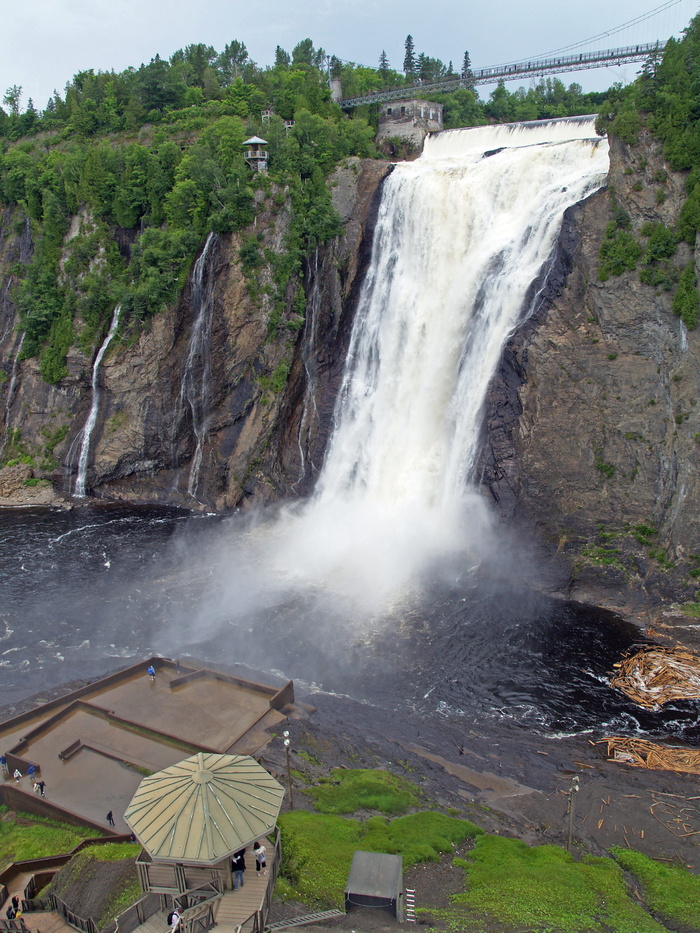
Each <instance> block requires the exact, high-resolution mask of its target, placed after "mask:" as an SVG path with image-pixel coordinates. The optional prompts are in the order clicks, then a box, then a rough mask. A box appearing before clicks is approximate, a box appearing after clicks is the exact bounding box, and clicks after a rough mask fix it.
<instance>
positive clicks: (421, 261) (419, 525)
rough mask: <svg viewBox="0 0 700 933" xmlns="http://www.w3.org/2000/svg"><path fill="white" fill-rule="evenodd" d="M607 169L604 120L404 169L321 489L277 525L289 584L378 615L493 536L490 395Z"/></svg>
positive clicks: (546, 126)
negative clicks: (486, 411) (481, 478)
mask: <svg viewBox="0 0 700 933" xmlns="http://www.w3.org/2000/svg"><path fill="white" fill-rule="evenodd" d="M607 170H608V152H607V142H606V141H605V140H603V139H599V138H597V137H596V136H595V131H594V126H593V118H591V117H586V118H575V119H570V120H557V121H543V122H537V123H534V124H512V125H506V126H497V127H488V128H486V127H484V128H476V129H468V130H453V131H449V132H445V133H441V134H438V135H437V136H434V137H429V138H428V140H426V146H425V150H424V153H423V155H422V156H421V158H420V159H418V160H417V161H415V162H413V163H402V164H399V165H397V166H396V167H395V169H394V171H393V173H392V174H391V175H390V176H389V178H388V179H387V181H386V182H385V187H384V191H383V198H382V203H381V207H380V212H379V218H378V223H377V228H376V232H375V240H374V246H373V255H372V260H371V266H370V269H369V271H368V275H367V278H366V283H365V286H364V291H363V295H362V298H361V302H360V306H359V308H358V313H357V319H356V322H355V327H354V331H353V335H352V338H351V343H350V348H349V353H348V360H347V364H346V372H345V376H344V380H343V384H342V387H341V391H340V394H339V398H338V403H337V407H336V427H335V431H334V434H333V437H332V439H331V442H330V445H329V449H328V452H327V456H326V460H325V463H324V466H323V469H322V472H321V475H320V477H319V480H318V483H317V487H316V492H315V494H314V497H313V499H312V500H311V501H310V502H309V503H307V504H305V505H304V506H303V507H302V508H301V509H295V510H292V511H290V512H289V513H288V514H287V516H286V521H285V520H284V518H283V519H282V520H281V521H280V522H278V527H277V534H278V536H279V542H278V543H279V548H278V551H277V555H278V556H277V568H278V570H279V571H280V572H281V573H282V574H283V576H285V577H286V578H287V580H289V581H290V582H291V581H292V580H294V581H296V582H297V583H301V582H303V581H313V582H316V583H321V584H323V585H329V586H331V587H333V588H334V589H336V590H338V589H341V590H344V591H346V592H347V593H348V594H349V595H352V594H354V593H357V592H358V591H359V592H361V593H363V594H365V595H368V594H369V595H370V602H371V603H372V604H373V605H379V604H380V603H382V601H384V600H385V599H386V598H388V596H389V595H390V594H393V593H396V592H397V591H398V590H400V589H401V588H402V587H403V586H405V584H406V583H407V582H408V581H409V580H411V579H414V578H415V576H416V575H417V574H419V573H420V571H421V569H423V568H424V567H425V566H426V565H427V564H428V563H429V562H430V561H431V560H432V559H435V558H439V557H442V556H445V555H447V554H450V553H454V552H455V551H458V550H461V549H478V547H477V546H478V545H480V544H482V543H483V540H484V539H485V538H487V537H488V518H487V516H486V514H485V507H484V505H483V501H482V500H481V499H480V497H479V496H478V495H476V494H475V493H474V492H473V491H472V490H470V486H469V484H470V481H471V480H472V479H473V477H472V472H473V469H474V465H475V460H476V457H477V453H478V441H479V431H480V426H481V419H482V411H483V404H484V400H485V397H486V392H487V389H488V386H489V383H490V381H491V379H492V378H493V375H494V372H495V370H496V367H497V365H498V362H499V359H500V357H501V354H502V351H503V346H504V344H505V342H506V340H507V339H508V337H509V335H510V334H511V333H512V332H513V330H514V328H515V327H516V326H517V324H518V322H519V321H520V320H522V318H523V316H524V315H526V314H527V313H528V310H529V309H528V308H527V307H526V306H525V305H526V303H527V301H528V296H529V295H530V294H531V291H532V288H533V283H535V282H536V281H537V280H538V277H541V275H542V272H543V269H544V268H545V267H546V263H547V261H548V260H549V258H550V256H551V255H552V252H553V248H554V244H555V241H556V238H557V235H558V233H559V230H560V228H561V223H562V219H563V215H564V212H565V210H566V209H567V208H568V207H569V206H571V205H573V204H575V203H576V202H578V201H580V200H581V199H582V198H585V197H586V196H587V195H589V194H591V193H592V192H593V191H595V190H596V189H598V188H599V187H600V186H601V185H602V184H603V183H604V182H605V179H606V175H607ZM374 596H376V597H377V598H376V599H374Z"/></svg>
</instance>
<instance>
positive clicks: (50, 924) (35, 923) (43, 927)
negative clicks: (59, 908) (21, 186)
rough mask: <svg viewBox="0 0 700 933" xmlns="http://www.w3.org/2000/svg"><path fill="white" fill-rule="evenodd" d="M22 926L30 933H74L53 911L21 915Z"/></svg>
mask: <svg viewBox="0 0 700 933" xmlns="http://www.w3.org/2000/svg"><path fill="white" fill-rule="evenodd" d="M22 920H24V925H25V926H26V927H27V928H28V929H30V930H31V931H32V933H76V931H75V930H74V929H73V927H72V926H70V925H69V924H68V923H66V921H65V920H64V919H63V917H61V916H60V915H59V914H57V913H56V911H55V910H46V911H44V910H40V911H37V912H36V913H33V912H31V913H26V914H22Z"/></svg>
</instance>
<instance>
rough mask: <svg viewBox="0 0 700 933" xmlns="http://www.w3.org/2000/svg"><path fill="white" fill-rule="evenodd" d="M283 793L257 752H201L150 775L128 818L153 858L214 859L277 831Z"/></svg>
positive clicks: (198, 862)
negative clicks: (250, 753)
mask: <svg viewBox="0 0 700 933" xmlns="http://www.w3.org/2000/svg"><path fill="white" fill-rule="evenodd" d="M283 797H284V788H283V787H282V785H281V784H279V783H278V782H277V781H276V780H275V779H274V778H273V777H272V775H271V774H270V773H269V772H268V771H266V770H265V769H264V768H263V767H262V766H261V765H259V764H258V763H257V761H255V759H254V758H251V757H250V756H248V755H219V754H213V753H211V754H209V753H204V752H200V753H199V754H197V755H193V756H192V757H191V758H186V759H185V760H184V761H180V762H178V763H177V764H175V765H171V766H170V767H169V768H165V769H164V770H163V771H158V772H156V773H155V774H152V775H151V776H150V777H147V778H144V779H143V781H141V783H140V785H139V787H138V790H137V791H136V793H135V794H134V796H133V798H132V800H131V803H130V804H129V806H128V808H127V810H126V813H125V814H124V819H125V820H126V822H127V823H128V824H129V826H130V827H131V829H132V830H133V832H134V834H135V835H136V836H137V838H138V840H139V842H140V843H141V844H142V845H143V847H144V848H145V849H146V851H147V852H148V854H149V855H150V856H151V858H152V859H154V860H157V861H164V862H182V863H190V864H194V865H214V864H216V863H218V862H221V861H222V860H223V859H225V858H226V857H228V856H230V855H232V854H233V853H234V852H237V851H238V850H239V849H242V848H243V847H244V846H247V845H249V844H250V843H251V842H253V841H254V840H255V839H258V838H260V837H261V836H265V835H267V834H268V833H270V832H272V830H273V829H274V828H275V824H276V822H277V817H278V816H279V811H280V807H281V806H282V798H283Z"/></svg>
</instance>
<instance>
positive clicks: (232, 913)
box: [34, 850, 274, 933]
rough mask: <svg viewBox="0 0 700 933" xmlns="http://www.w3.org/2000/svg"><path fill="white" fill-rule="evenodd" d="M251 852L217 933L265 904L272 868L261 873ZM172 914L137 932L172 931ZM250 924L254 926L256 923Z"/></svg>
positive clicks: (222, 904) (227, 932)
mask: <svg viewBox="0 0 700 933" xmlns="http://www.w3.org/2000/svg"><path fill="white" fill-rule="evenodd" d="M268 851H269V850H268ZM273 851H274V850H273ZM251 853H252V850H249V851H248V853H247V858H246V862H247V864H248V865H250V864H251V862H252V866H253V867H252V868H248V869H246V872H245V874H244V876H243V887H241V888H239V889H238V890H237V891H226V892H225V893H224V894H223V896H222V897H221V900H220V901H219V908H218V912H217V915H216V930H217V933H234V931H235V930H236V928H237V927H238V926H240V925H241V924H243V923H245V921H246V920H247V919H248V918H249V917H251V916H253V915H254V914H255V913H256V912H257V911H258V910H261V909H262V907H263V904H264V902H265V893H266V891H267V885H268V883H269V882H270V880H271V875H270V869H269V868H268V874H267V875H262V874H261V875H258V874H257V872H256V871H255V858H254V857H253V855H252V854H251ZM269 864H270V863H269V862H268V865H269ZM168 913H169V911H168V910H164V911H161V912H159V913H157V914H153V916H151V917H149V918H148V920H146V921H145V922H144V923H142V924H141V925H140V926H138V927H136V928H135V929H134V931H133V933H169V930H170V927H169V926H168ZM37 916H38V915H37ZM248 926H249V927H250V928H251V929H252V924H249V925H248ZM34 933H36V931H34ZM41 933H59V931H54V930H48V929H47V930H44V929H43V927H42V928H41ZM73 933H75V931H73Z"/></svg>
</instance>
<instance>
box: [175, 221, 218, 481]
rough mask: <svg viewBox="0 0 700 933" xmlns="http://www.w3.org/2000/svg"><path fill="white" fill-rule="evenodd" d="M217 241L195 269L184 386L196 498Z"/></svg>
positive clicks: (205, 421) (205, 423) (205, 430)
mask: <svg viewBox="0 0 700 933" xmlns="http://www.w3.org/2000/svg"><path fill="white" fill-rule="evenodd" d="M217 241H218V237H217V235H216V234H215V233H210V234H209V235H208V236H207V240H206V243H205V244H204V249H203V250H202V252H201V254H200V256H199V258H198V259H197V261H196V262H195V264H194V269H193V270H192V279H191V301H192V306H193V307H194V308H195V313H196V318H195V322H194V325H193V327H192V333H191V335H190V344H189V347H188V349H187V357H186V360H185V369H184V372H183V376H182V388H181V389H180V405H181V409H184V408H185V407H188V408H189V411H190V416H191V418H192V431H193V433H194V437H195V442H196V447H195V451H194V455H193V457H192V463H191V465H190V475H189V478H188V481H187V494H188V495H190V496H192V498H196V496H197V486H198V484H199V473H200V469H201V466H202V455H203V452H204V445H205V443H206V440H207V437H208V434H209V414H210V412H209V409H210V402H211V381H212V372H211V342H210V336H211V325H212V315H213V311H214V276H213V275H212V269H211V262H209V258H210V254H213V247H214V245H215V243H216V242H217Z"/></svg>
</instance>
